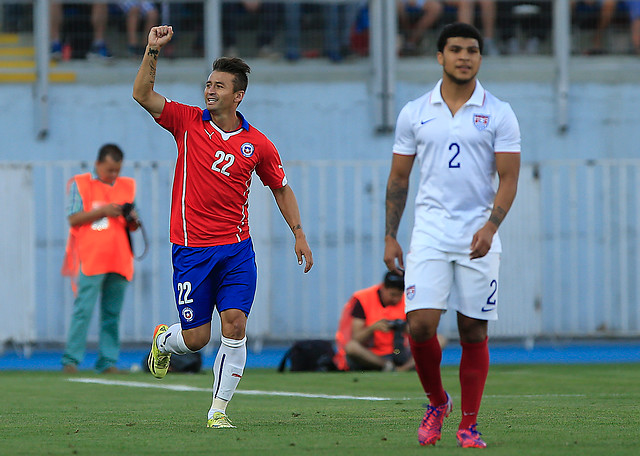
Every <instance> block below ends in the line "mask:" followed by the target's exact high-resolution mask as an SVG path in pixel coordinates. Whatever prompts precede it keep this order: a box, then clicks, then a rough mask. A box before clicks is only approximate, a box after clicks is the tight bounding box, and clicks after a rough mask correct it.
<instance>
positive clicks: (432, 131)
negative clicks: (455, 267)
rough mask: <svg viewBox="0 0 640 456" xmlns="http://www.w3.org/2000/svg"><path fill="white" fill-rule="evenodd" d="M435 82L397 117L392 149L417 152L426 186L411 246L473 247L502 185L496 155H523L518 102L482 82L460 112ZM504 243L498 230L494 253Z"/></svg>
mask: <svg viewBox="0 0 640 456" xmlns="http://www.w3.org/2000/svg"><path fill="white" fill-rule="evenodd" d="M441 84H442V80H440V81H438V83H437V84H436V86H435V88H434V89H433V90H432V91H431V92H428V93H427V94H425V95H423V96H422V97H420V98H418V99H416V100H413V101H410V102H409V103H407V104H406V105H405V106H404V108H402V111H401V112H400V114H399V116H398V121H397V124H396V134H395V143H394V145H393V152H394V153H395V154H400V155H416V158H417V161H416V163H419V166H420V187H419V189H418V193H417V196H416V201H415V221H414V228H413V233H412V236H411V245H412V248H413V246H414V245H415V246H429V247H433V248H436V249H438V250H441V251H446V252H459V253H468V252H469V251H470V248H469V246H470V244H471V240H472V238H473V235H474V234H475V232H476V231H478V230H479V229H480V228H481V227H482V226H483V225H484V224H485V223H486V221H487V220H488V219H489V216H490V214H491V210H492V208H493V201H494V198H495V194H496V190H497V179H496V162H495V153H520V128H519V126H518V120H517V119H516V116H515V114H514V112H513V110H512V109H511V106H510V105H509V104H508V103H506V102H504V101H501V100H499V99H497V98H496V97H494V96H493V95H491V94H490V93H489V92H488V91H486V90H485V89H484V88H483V87H482V85H480V82H479V81H476V88H475V90H474V92H473V95H472V96H471V98H470V99H469V101H467V103H465V105H464V106H462V107H461V108H460V109H459V110H458V112H456V115H455V116H452V115H451V111H450V110H449V107H448V106H447V104H446V103H445V102H444V100H443V99H442V95H441V93H440V86H441ZM501 249H502V246H501V244H500V238H499V236H498V233H497V232H496V235H495V236H494V239H493V244H492V246H491V251H492V252H500V251H501Z"/></svg>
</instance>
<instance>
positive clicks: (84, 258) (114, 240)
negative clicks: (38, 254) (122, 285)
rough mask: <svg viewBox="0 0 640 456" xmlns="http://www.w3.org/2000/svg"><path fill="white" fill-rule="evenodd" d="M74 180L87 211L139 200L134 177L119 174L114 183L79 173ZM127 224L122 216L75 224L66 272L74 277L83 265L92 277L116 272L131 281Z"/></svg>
mask: <svg viewBox="0 0 640 456" xmlns="http://www.w3.org/2000/svg"><path fill="white" fill-rule="evenodd" d="M73 180H74V181H75V182H76V185H77V186H78V192H79V193H80V197H81V198H82V205H83V210H84V211H87V212H88V211H91V210H93V209H95V208H96V207H101V206H104V205H106V204H111V203H115V204H124V203H132V202H133V201H134V199H135V192H136V183H135V181H134V180H133V179H132V178H130V177H118V178H117V179H116V181H115V183H114V184H113V185H109V184H105V183H103V182H101V181H100V180H98V179H94V178H93V177H92V175H91V174H90V173H86V174H78V175H76V176H74V177H73V178H72V181H73ZM70 182H71V181H70ZM126 225H127V222H126V221H125V219H124V217H122V216H118V217H104V218H101V219H99V220H96V221H94V222H92V223H86V224H83V225H79V226H75V227H71V228H70V229H69V240H68V242H67V251H66V254H65V260H64V264H63V268H62V273H63V274H64V275H70V276H72V277H74V276H77V274H78V270H79V268H81V269H82V273H83V274H84V275H88V276H92V275H98V274H106V273H109V272H115V273H118V274H120V275H122V276H124V277H125V278H126V279H127V280H131V279H132V278H133V252H131V246H130V245H129V239H128V237H127V232H126Z"/></svg>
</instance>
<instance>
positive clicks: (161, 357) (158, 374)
mask: <svg viewBox="0 0 640 456" xmlns="http://www.w3.org/2000/svg"><path fill="white" fill-rule="evenodd" d="M168 329H169V327H168V326H167V325H158V326H156V329H155V331H154V332H153V342H152V343H151V353H149V357H148V358H147V366H149V372H151V374H152V375H153V376H154V377H155V378H163V377H164V376H165V375H167V370H169V361H170V360H171V353H167V354H163V353H160V350H159V349H158V345H157V340H158V337H160V336H161V335H162V334H164V333H166V332H167V330H168Z"/></svg>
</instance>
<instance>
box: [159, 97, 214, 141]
mask: <svg viewBox="0 0 640 456" xmlns="http://www.w3.org/2000/svg"><path fill="white" fill-rule="evenodd" d="M201 114H202V110H201V109H199V108H197V107H195V106H189V105H185V104H182V103H178V102H176V101H171V100H169V99H168V98H166V102H165V104H164V109H163V110H162V114H160V117H158V118H156V119H155V121H156V122H157V123H158V125H160V126H161V127H162V128H164V129H166V130H168V131H169V132H171V133H172V134H173V136H175V137H180V136H182V133H184V131H185V128H186V127H185V125H188V122H187V121H191V120H192V119H193V117H194V116H195V117H196V118H197V117H199V116H200V115H201Z"/></svg>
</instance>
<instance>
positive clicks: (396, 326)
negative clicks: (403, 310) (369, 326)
mask: <svg viewBox="0 0 640 456" xmlns="http://www.w3.org/2000/svg"><path fill="white" fill-rule="evenodd" d="M387 323H388V324H389V329H391V330H392V331H402V330H404V327H405V326H407V322H406V321H404V320H400V319H398V320H388V321H387Z"/></svg>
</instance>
